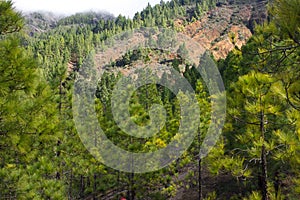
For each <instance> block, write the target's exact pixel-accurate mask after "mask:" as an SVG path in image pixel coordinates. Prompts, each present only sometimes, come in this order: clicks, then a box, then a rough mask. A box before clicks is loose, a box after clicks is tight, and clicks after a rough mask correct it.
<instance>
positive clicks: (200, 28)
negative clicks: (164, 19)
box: [175, 1, 267, 60]
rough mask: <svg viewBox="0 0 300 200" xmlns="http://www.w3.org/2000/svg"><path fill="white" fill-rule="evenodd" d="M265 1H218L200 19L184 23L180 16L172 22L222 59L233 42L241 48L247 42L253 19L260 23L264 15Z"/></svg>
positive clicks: (231, 48)
mask: <svg viewBox="0 0 300 200" xmlns="http://www.w3.org/2000/svg"><path fill="white" fill-rule="evenodd" d="M266 3H267V2H266V1H258V2H253V3H250V4H248V3H247V4H246V3H245V4H232V5H230V4H221V5H219V7H217V8H215V9H214V10H211V11H209V12H207V13H205V14H204V15H203V16H202V18H201V19H200V20H197V21H194V22H192V23H189V24H188V25H186V26H184V25H183V23H184V22H183V20H182V19H178V20H176V21H175V25H176V27H177V28H179V29H181V30H183V32H184V33H185V34H186V35H188V36H189V37H191V38H193V39H194V40H196V41H197V42H199V43H200V44H201V45H203V46H204V47H205V48H206V49H207V50H210V51H211V52H212V54H213V55H214V57H215V59H216V60H219V59H225V58H226V56H227V55H228V53H229V52H230V51H232V50H233V49H234V46H235V45H236V46H237V47H238V48H241V47H242V46H243V45H244V44H246V42H247V41H248V39H249V38H250V37H251V36H252V33H251V31H252V29H253V24H254V22H256V23H261V22H262V21H264V20H265V19H266V16H267V15H266Z"/></svg>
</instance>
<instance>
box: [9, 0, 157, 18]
mask: <svg viewBox="0 0 300 200" xmlns="http://www.w3.org/2000/svg"><path fill="white" fill-rule="evenodd" d="M12 1H13V2H14V6H15V8H16V9H17V10H20V11H22V12H28V11H50V12H53V13H57V14H66V15H70V14H74V13H77V12H84V11H91V10H92V11H107V12H109V13H112V14H113V15H115V16H118V15H119V14H122V15H124V16H126V17H130V18H132V17H133V16H134V14H135V13H136V12H137V11H141V10H142V9H143V8H145V7H146V6H147V5H148V2H149V3H150V4H151V5H155V4H158V3H159V2H160V0H12Z"/></svg>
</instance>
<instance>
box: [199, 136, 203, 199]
mask: <svg viewBox="0 0 300 200" xmlns="http://www.w3.org/2000/svg"><path fill="white" fill-rule="evenodd" d="M200 136H201V135H200V130H199V131H198V145H199V148H198V150H199V158H198V159H199V160H198V192H199V198H198V199H199V200H201V199H202V198H203V194H202V159H201V157H200V156H201V155H200V148H201V145H200V142H201V137H200Z"/></svg>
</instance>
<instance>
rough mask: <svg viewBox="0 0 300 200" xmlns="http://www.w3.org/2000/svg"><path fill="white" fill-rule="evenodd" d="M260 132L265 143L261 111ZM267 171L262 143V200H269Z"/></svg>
mask: <svg viewBox="0 0 300 200" xmlns="http://www.w3.org/2000/svg"><path fill="white" fill-rule="evenodd" d="M260 131H261V137H262V139H263V142H265V119H264V112H262V111H261V114H260ZM267 173H268V171H267V155H266V146H265V144H264V143H263V145H262V148H261V192H262V200H269V194H268V185H267V179H268V174H267Z"/></svg>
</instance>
